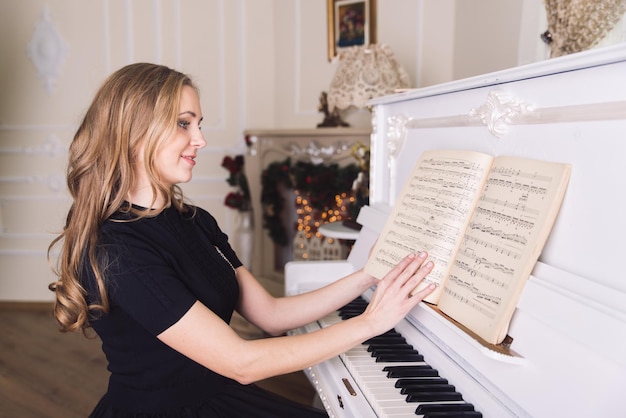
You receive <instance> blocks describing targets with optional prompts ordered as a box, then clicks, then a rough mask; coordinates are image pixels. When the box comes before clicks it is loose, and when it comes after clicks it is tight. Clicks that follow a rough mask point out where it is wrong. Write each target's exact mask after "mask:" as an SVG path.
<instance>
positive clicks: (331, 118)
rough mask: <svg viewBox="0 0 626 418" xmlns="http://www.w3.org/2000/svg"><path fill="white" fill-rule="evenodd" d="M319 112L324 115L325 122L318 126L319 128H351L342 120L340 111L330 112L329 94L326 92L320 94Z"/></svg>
mask: <svg viewBox="0 0 626 418" xmlns="http://www.w3.org/2000/svg"><path fill="white" fill-rule="evenodd" d="M318 110H319V111H320V112H323V113H324V120H323V121H322V122H321V123H318V124H317V127H318V128H337V127H348V126H350V124H349V123H347V122H345V121H344V120H343V119H341V115H340V114H339V109H337V108H334V109H333V111H332V112H331V111H329V110H328V101H327V94H326V92H325V91H323V92H322V93H321V94H320V103H319V106H318Z"/></svg>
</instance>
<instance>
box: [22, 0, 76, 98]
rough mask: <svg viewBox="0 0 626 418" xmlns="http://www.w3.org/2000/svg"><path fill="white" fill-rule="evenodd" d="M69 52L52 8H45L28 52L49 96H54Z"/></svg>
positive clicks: (36, 25) (29, 44)
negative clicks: (53, 19)
mask: <svg viewBox="0 0 626 418" xmlns="http://www.w3.org/2000/svg"><path fill="white" fill-rule="evenodd" d="M68 50H69V48H68V46H67V43H66V42H65V41H64V40H63V38H62V37H61V34H60V33H59V31H58V30H57V28H56V25H55V23H54V22H53V21H52V17H51V14H50V8H49V7H48V6H47V5H46V6H44V8H43V10H42V12H41V19H40V20H39V22H37V23H36V24H35V31H34V32H33V35H32V37H31V40H30V42H29V43H28V47H27V52H28V57H29V58H30V60H31V61H32V63H33V65H34V66H35V69H36V70H37V73H38V74H39V78H41V79H42V81H43V85H44V87H45V89H46V91H47V92H48V94H52V93H53V91H54V88H55V87H56V84H57V79H58V77H59V76H60V75H61V68H62V67H63V63H64V61H65V58H66V56H67V54H68Z"/></svg>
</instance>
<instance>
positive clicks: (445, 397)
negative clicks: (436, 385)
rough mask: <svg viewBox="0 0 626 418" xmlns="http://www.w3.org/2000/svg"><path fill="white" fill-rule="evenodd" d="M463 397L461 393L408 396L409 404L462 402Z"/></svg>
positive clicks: (432, 393)
mask: <svg viewBox="0 0 626 418" xmlns="http://www.w3.org/2000/svg"><path fill="white" fill-rule="evenodd" d="M462 400H463V395H461V394H460V393H459V392H420V393H411V394H410V395H407V396H406V401H407V402H441V401H462Z"/></svg>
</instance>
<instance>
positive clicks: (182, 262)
mask: <svg viewBox="0 0 626 418" xmlns="http://www.w3.org/2000/svg"><path fill="white" fill-rule="evenodd" d="M201 122H202V110H201V108H200V102H199V99H198V93H197V90H196V88H195V87H194V85H193V83H192V81H191V80H190V79H189V77H187V76H186V75H184V74H181V73H179V72H177V71H174V70H172V69H169V68H167V67H164V66H159V65H154V64H148V63H139V64H132V65H128V66H126V67H124V68H122V69H120V70H118V71H117V72H115V73H114V74H113V75H111V76H110V77H109V78H108V79H107V80H106V81H105V82H104V84H103V85H102V87H101V88H100V90H99V91H98V92H97V94H96V96H95V98H94V100H93V102H92V104H91V106H90V107H89V109H88V111H87V113H86V115H85V117H84V120H83V121H82V123H81V125H80V127H79V129H78V131H77V132H76V134H75V136H74V140H73V142H72V144H71V146H70V150H69V167H68V172H67V183H68V187H69V190H70V192H71V195H72V197H73V204H72V206H71V209H70V211H69V213H68V215H67V221H66V225H65V227H64V230H63V232H62V234H61V235H60V236H59V237H58V238H57V239H55V240H54V241H53V242H52V244H51V245H50V249H52V248H53V247H55V246H56V245H59V246H60V247H61V254H60V257H59V259H58V262H57V265H56V269H55V270H56V272H57V274H58V280H57V281H56V282H54V283H52V284H51V285H50V288H51V290H53V291H54V292H55V293H56V304H55V315H56V318H57V320H58V322H59V324H60V328H61V330H62V331H83V332H84V331H86V330H87V329H88V328H93V329H94V330H95V331H96V333H97V334H98V336H99V337H100V339H101V340H102V348H103V351H104V353H105V354H106V357H107V360H108V362H109V366H108V369H109V371H110V372H111V375H110V379H109V386H108V390H107V393H106V394H104V396H103V397H102V399H101V400H100V402H99V403H98V405H97V406H96V407H95V409H94V410H93V412H92V414H91V416H93V417H137V416H141V417H152V416H155V417H156V416H158V417H169V416H171V417H243V416H245V417H283V416H292V417H296V416H297V417H307V416H325V413H324V412H323V411H320V410H317V409H314V408H311V407H308V406H304V405H299V404H295V403H293V402H290V401H288V400H286V399H283V398H280V397H277V396H276V395H273V394H270V393H268V392H265V391H263V390H261V389H259V388H258V387H256V386H255V385H253V384H252V383H253V382H255V381H258V380H261V379H265V378H267V377H270V376H275V375H279V374H283V373H290V372H293V371H297V370H301V369H303V368H306V367H308V366H311V365H313V364H315V363H318V362H321V361H323V360H326V359H328V358H330V357H333V356H336V355H338V354H340V353H341V352H343V351H345V350H347V349H349V348H351V347H353V346H354V345H356V344H359V343H361V342H362V341H364V340H366V339H368V338H370V337H373V336H376V335H379V334H381V333H383V332H385V331H387V330H388V329H390V328H392V327H393V326H395V324H396V323H397V322H399V321H400V320H401V319H402V318H403V317H404V316H405V315H406V314H407V313H408V312H409V311H410V310H411V309H412V308H413V307H414V306H415V305H416V304H417V303H419V302H420V301H421V300H422V298H424V297H425V296H426V295H427V294H428V293H430V292H431V291H432V290H433V289H430V288H429V289H425V290H424V291H422V292H420V293H418V294H416V295H415V296H414V297H409V292H410V290H411V289H413V288H414V287H415V286H416V285H417V284H418V283H419V282H420V281H421V280H422V279H423V278H424V276H425V275H426V274H428V273H429V272H430V271H431V269H432V265H431V264H430V263H426V264H424V265H422V264H423V263H424V260H425V258H426V255H425V254H419V255H414V256H409V257H407V258H406V259H404V260H403V261H401V262H400V263H399V264H398V266H397V267H396V268H394V269H393V270H392V271H391V272H390V273H389V274H388V275H387V276H386V277H385V278H384V279H383V280H382V281H380V282H377V281H376V280H375V279H374V278H372V277H370V276H369V275H367V274H365V273H364V272H362V271H357V272H355V273H353V274H351V275H349V276H347V277H345V278H343V279H341V280H339V281H337V282H335V283H333V284H331V285H329V286H327V287H325V288H323V289H320V290H317V291H314V292H311V293H308V294H303V295H299V296H295V297H289V298H274V297H272V296H271V295H270V294H268V293H267V292H266V291H265V290H264V289H263V287H262V286H261V285H260V284H259V282H258V281H257V280H256V279H255V278H254V277H253V276H252V274H251V273H250V272H249V271H248V270H247V269H246V267H245V266H242V264H241V262H240V261H239V259H238V258H237V255H236V254H235V253H234V252H233V250H232V249H231V247H230V245H229V244H228V240H227V236H226V235H225V234H224V233H223V232H222V231H221V230H220V228H219V226H218V225H217V223H216V221H215V219H214V218H213V217H212V216H211V215H210V214H209V213H208V212H206V211H204V210H202V209H200V208H197V207H194V206H192V205H190V204H188V203H185V202H184V200H183V196H182V192H181V189H180V188H179V187H178V186H177V185H178V184H179V183H184V182H188V181H189V180H191V177H192V171H193V168H194V166H195V164H196V161H195V158H196V156H197V153H198V150H200V149H201V148H203V147H204V146H205V145H206V141H205V138H204V136H203V134H202V131H201V129H200V125H201ZM375 284H376V285H377V290H376V292H375V294H374V296H373V298H372V300H371V302H370V303H369V305H368V307H367V309H366V310H365V312H364V313H363V314H361V315H359V316H357V317H355V318H352V319H349V320H346V321H343V322H342V323H340V324H337V325H334V326H331V327H329V328H326V329H323V330H321V331H318V332H316V333H313V334H307V335H299V336H281V335H283V334H284V332H285V331H286V330H289V329H292V328H296V327H299V326H302V325H304V324H306V323H308V322H311V321H313V320H315V319H317V318H320V317H322V316H323V315H325V314H327V313H329V312H331V311H333V310H336V309H337V308H339V307H341V306H343V305H345V304H346V303H348V302H349V301H351V300H352V299H354V298H355V297H356V296H358V295H360V294H361V293H362V292H364V291H365V290H366V289H368V288H369V287H371V286H373V285H375ZM235 310H236V311H237V312H239V313H240V314H241V315H242V316H243V317H244V318H246V319H247V320H249V321H250V322H251V323H253V324H255V325H257V326H259V327H260V328H261V329H263V330H264V331H266V332H267V333H269V334H270V335H274V336H277V337H275V338H266V339H261V340H253V341H248V340H244V339H242V338H240V337H239V336H238V335H237V334H236V333H235V332H234V331H233V329H232V328H230V326H229V321H230V319H231V315H232V314H233V312H234V311H235Z"/></svg>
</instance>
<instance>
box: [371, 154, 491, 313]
mask: <svg viewBox="0 0 626 418" xmlns="http://www.w3.org/2000/svg"><path fill="white" fill-rule="evenodd" d="M492 159H493V158H492V157H491V156H489V155H486V154H481V153H477V152H467V151H453V150H435V151H426V152H424V154H422V156H421V157H420V159H419V161H418V162H417V163H416V165H415V167H414V168H413V170H412V172H411V174H410V175H409V178H408V179H407V181H406V183H405V184H404V186H403V188H402V190H401V192H400V194H399V196H398V198H397V200H396V202H395V204H394V206H393V209H392V212H391V214H390V216H389V218H388V220H387V223H386V224H385V227H384V228H383V231H382V233H381V235H380V237H379V238H378V241H377V242H376V245H375V246H374V249H373V251H372V255H371V256H370V258H369V260H368V262H367V264H366V266H365V271H366V272H367V273H369V274H371V275H373V276H375V277H377V278H379V279H382V278H383V277H384V276H385V274H387V272H388V271H389V270H391V268H392V267H393V266H395V265H396V264H397V263H398V262H399V261H400V260H401V259H402V258H403V257H405V256H406V255H407V254H409V253H411V252H414V253H418V252H420V251H424V250H425V251H428V254H429V259H430V260H432V261H433V262H434V263H435V268H434V270H433V271H432V272H431V273H430V274H429V275H428V277H427V279H426V280H425V281H424V282H423V283H422V285H421V286H419V287H418V288H417V289H416V290H415V291H417V290H419V289H421V288H422V287H425V286H426V285H427V284H428V283H437V284H438V285H439V288H438V289H437V290H436V291H435V292H433V293H432V294H431V295H430V296H429V297H428V299H425V300H426V301H427V302H430V303H437V300H438V298H439V295H440V294H441V290H442V288H443V286H442V284H443V281H444V280H445V279H446V277H447V276H448V271H449V268H450V263H451V260H452V259H453V258H454V253H455V252H456V250H457V247H458V245H459V243H460V240H461V238H462V237H463V232H464V231H465V227H466V225H467V223H468V221H469V217H470V214H471V212H472V210H473V207H474V205H475V203H476V200H477V198H478V196H479V195H480V193H479V191H480V189H482V187H483V184H484V182H485V180H486V177H487V174H488V172H489V169H490V168H491V163H492Z"/></svg>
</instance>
